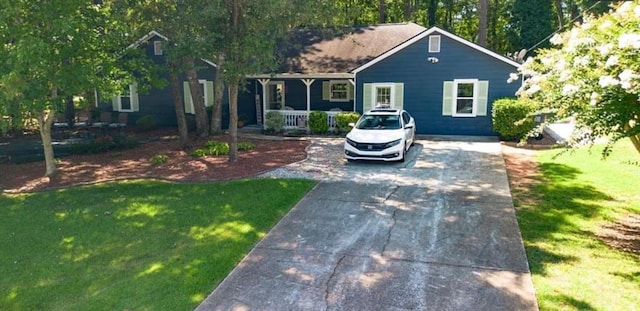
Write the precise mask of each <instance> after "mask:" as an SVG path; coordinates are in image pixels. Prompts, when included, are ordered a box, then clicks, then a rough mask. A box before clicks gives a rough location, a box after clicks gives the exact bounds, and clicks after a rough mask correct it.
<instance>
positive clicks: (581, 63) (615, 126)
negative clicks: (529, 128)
mask: <svg viewBox="0 0 640 311" xmlns="http://www.w3.org/2000/svg"><path fill="white" fill-rule="evenodd" d="M551 43H552V44H553V45H555V46H556V48H554V49H544V50H541V51H539V53H538V55H537V56H536V57H534V58H529V59H527V61H526V62H525V63H524V64H523V66H522V67H521V68H520V71H519V75H522V76H523V77H524V78H525V82H524V83H523V85H522V87H521V88H520V90H519V91H518V94H519V96H522V97H526V98H531V99H534V100H536V101H538V102H539V103H540V104H541V107H543V109H544V110H545V111H541V112H553V113H555V119H565V118H568V117H573V118H574V119H575V120H576V124H577V126H578V129H579V131H580V132H581V133H583V134H584V133H588V134H584V135H583V136H582V137H579V138H578V139H577V140H576V143H577V142H580V143H583V142H584V140H588V141H591V142H593V140H594V139H596V138H598V137H608V138H610V141H611V143H613V142H615V141H617V140H619V139H621V138H624V137H628V138H630V139H631V141H632V142H633V144H634V145H635V148H636V149H637V150H638V152H640V120H639V119H640V101H639V95H640V0H634V1H626V2H623V3H622V4H621V5H620V6H618V7H616V8H614V9H612V11H611V12H610V13H609V14H605V15H603V16H601V17H599V18H597V19H595V18H589V17H587V18H585V21H584V23H583V24H582V25H576V26H575V27H574V28H573V29H571V30H570V31H567V32H565V33H561V34H557V35H555V36H554V37H553V38H551ZM509 80H510V81H513V80H515V79H514V77H513V76H510V77H509ZM608 150H609V149H608V148H607V149H605V154H604V155H605V156H606V155H607V154H606V152H608Z"/></svg>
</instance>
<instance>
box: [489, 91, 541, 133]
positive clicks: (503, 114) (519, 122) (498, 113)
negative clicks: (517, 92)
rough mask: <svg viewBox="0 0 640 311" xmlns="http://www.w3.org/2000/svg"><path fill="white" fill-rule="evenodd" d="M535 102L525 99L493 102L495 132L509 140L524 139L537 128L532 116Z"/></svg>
mask: <svg viewBox="0 0 640 311" xmlns="http://www.w3.org/2000/svg"><path fill="white" fill-rule="evenodd" d="M534 111H535V106H534V105H533V102H531V101H528V100H524V99H520V100H519V99H515V98H501V99H498V100H496V101H495V102H493V112H492V115H491V120H492V122H493V130H494V131H495V132H497V133H498V134H500V136H501V137H503V138H504V139H507V140H512V139H523V138H525V137H526V136H527V135H528V134H529V133H530V132H531V131H532V130H533V128H534V127H535V123H534V118H533V116H532V115H531V114H532V113H533V112H534Z"/></svg>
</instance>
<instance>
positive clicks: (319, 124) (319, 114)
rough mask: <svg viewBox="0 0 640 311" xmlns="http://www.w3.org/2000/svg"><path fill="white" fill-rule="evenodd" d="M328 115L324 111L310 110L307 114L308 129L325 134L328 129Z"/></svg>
mask: <svg viewBox="0 0 640 311" xmlns="http://www.w3.org/2000/svg"><path fill="white" fill-rule="evenodd" d="M328 119H329V116H328V115H327V113H326V112H324V111H311V113H310V114H309V130H311V133H314V134H325V133H327V132H328V131H329V122H327V120H328Z"/></svg>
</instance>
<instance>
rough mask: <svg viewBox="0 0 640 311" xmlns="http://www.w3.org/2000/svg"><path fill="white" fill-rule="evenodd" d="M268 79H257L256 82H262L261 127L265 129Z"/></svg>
mask: <svg viewBox="0 0 640 311" xmlns="http://www.w3.org/2000/svg"><path fill="white" fill-rule="evenodd" d="M269 81H271V80H269V79H258V82H260V84H262V120H263V121H262V127H263V128H264V129H265V130H266V129H267V122H265V121H266V117H267V84H269Z"/></svg>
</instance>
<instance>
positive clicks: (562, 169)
mask: <svg viewBox="0 0 640 311" xmlns="http://www.w3.org/2000/svg"><path fill="white" fill-rule="evenodd" d="M601 150H602V146H596V147H594V148H593V149H592V150H591V152H589V148H588V147H585V148H583V149H579V150H577V151H576V152H565V153H562V154H560V155H558V153H559V151H557V150H550V151H544V152H539V153H538V154H537V160H538V162H539V163H540V165H541V171H542V177H541V183H540V184H539V185H537V186H534V187H533V189H532V191H531V192H530V193H518V194H515V196H514V202H515V205H516V207H517V210H518V212H517V213H518V221H519V224H520V228H521V230H522V235H523V239H524V242H525V248H526V251H527V256H528V258H529V265H530V268H531V272H532V274H533V281H534V286H535V289H536V294H537V297H538V303H539V306H540V309H541V310H636V309H637V308H639V307H640V256H639V255H638V254H633V253H629V252H622V251H618V250H615V249H613V248H611V247H609V246H607V245H606V244H605V243H603V242H602V241H600V240H599V239H598V238H597V237H596V233H598V232H599V231H600V230H601V228H602V226H603V225H606V224H608V223H611V222H612V221H616V220H618V219H620V217H623V216H624V215H628V214H629V213H636V214H637V213H640V191H639V189H640V164H639V163H640V155H639V154H638V153H637V152H636V151H635V150H634V149H633V148H632V146H631V143H629V142H627V141H622V142H619V143H618V144H617V145H616V146H615V148H614V152H613V154H612V155H611V156H610V157H609V158H608V159H606V160H602V159H601V153H600V152H601ZM531 198H534V199H537V201H538V202H537V203H527V202H528V201H527V199H531Z"/></svg>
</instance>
